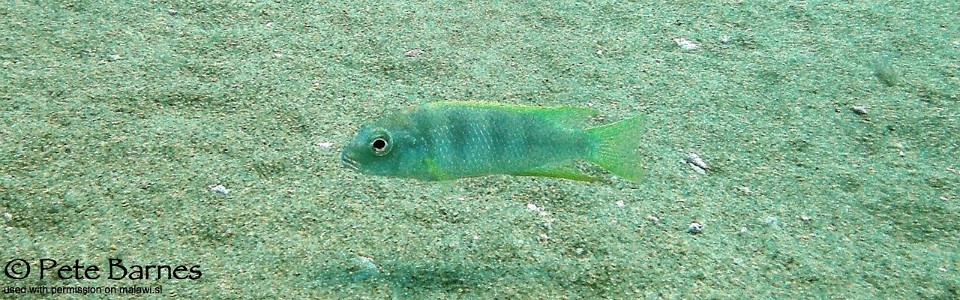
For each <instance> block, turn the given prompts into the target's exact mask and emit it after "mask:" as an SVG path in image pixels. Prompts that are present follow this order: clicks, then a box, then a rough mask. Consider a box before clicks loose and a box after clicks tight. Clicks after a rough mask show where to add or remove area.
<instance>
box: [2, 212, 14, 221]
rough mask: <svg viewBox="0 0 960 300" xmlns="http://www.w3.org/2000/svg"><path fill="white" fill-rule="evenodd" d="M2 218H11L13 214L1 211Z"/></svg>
mask: <svg viewBox="0 0 960 300" xmlns="http://www.w3.org/2000/svg"><path fill="white" fill-rule="evenodd" d="M3 219H4V220H10V219H13V214H11V213H8V212H5V213H3Z"/></svg>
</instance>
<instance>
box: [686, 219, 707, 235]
mask: <svg viewBox="0 0 960 300" xmlns="http://www.w3.org/2000/svg"><path fill="white" fill-rule="evenodd" d="M703 227H704V226H703V224H700V222H696V221H694V222H693V223H690V226H687V232H689V233H693V234H697V233H701V232H703Z"/></svg>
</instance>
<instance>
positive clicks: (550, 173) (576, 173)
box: [512, 164, 597, 182]
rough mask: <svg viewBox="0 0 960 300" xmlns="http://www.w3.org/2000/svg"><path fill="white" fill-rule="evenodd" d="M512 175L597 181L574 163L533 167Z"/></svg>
mask: <svg viewBox="0 0 960 300" xmlns="http://www.w3.org/2000/svg"><path fill="white" fill-rule="evenodd" d="M512 175H517V176H540V177H553V178H563V179H570V180H577V181H586V182H595V181H597V179H596V178H593V177H590V176H587V174H584V173H583V172H581V171H580V170H578V169H577V168H576V167H574V165H573V164H564V165H560V166H546V167H541V168H536V169H531V170H527V171H523V172H518V173H514V174H512Z"/></svg>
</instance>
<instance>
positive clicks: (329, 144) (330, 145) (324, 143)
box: [317, 142, 333, 149]
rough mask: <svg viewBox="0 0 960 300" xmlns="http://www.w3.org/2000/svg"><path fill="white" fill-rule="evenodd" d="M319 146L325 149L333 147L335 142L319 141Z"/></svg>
mask: <svg viewBox="0 0 960 300" xmlns="http://www.w3.org/2000/svg"><path fill="white" fill-rule="evenodd" d="M317 147H320V148H323V149H330V147H333V143H331V142H317Z"/></svg>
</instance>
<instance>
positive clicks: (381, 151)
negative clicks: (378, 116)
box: [370, 134, 393, 156]
mask: <svg viewBox="0 0 960 300" xmlns="http://www.w3.org/2000/svg"><path fill="white" fill-rule="evenodd" d="M370 148H371V149H373V155H376V156H384V155H387V153H390V149H391V148H393V145H391V144H390V136H388V135H386V134H381V135H378V136H377V137H376V138H374V139H373V141H372V142H370Z"/></svg>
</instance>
